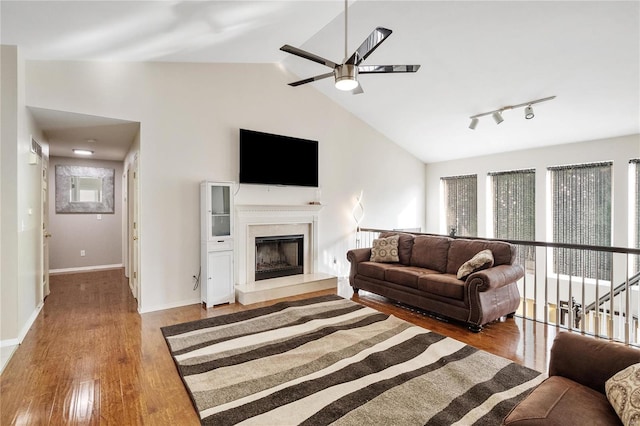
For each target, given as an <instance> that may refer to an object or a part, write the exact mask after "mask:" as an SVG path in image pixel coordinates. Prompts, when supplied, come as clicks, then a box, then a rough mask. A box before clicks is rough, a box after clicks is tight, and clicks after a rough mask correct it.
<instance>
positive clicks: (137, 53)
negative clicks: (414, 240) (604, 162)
mask: <svg viewBox="0 0 640 426" xmlns="http://www.w3.org/2000/svg"><path fill="white" fill-rule="evenodd" d="M0 18H1V29H0V31H1V32H0V36H1V40H2V44H11V45H18V46H19V47H20V49H21V52H22V55H23V57H24V58H25V59H28V60H30V59H33V60H116V61H117V60H123V61H186V62H220V63H229V62H237V63H261V62H262V63H263V62H267V63H281V64H282V65H283V66H284V67H286V68H287V69H288V70H290V71H291V72H292V73H294V74H295V75H297V76H299V77H300V78H306V77H311V76H314V75H318V74H322V73H325V72H328V71H330V69H328V68H326V67H324V66H322V65H320V64H318V63H314V62H311V61H308V60H305V59H302V58H300V57H297V56H293V55H290V54H287V53H284V52H282V51H280V50H279V48H280V46H282V45H283V44H290V45H292V46H295V47H299V48H302V49H304V50H306V51H309V52H312V53H314V54H316V55H319V56H322V57H324V58H327V59H330V60H332V61H334V62H338V63H339V62H341V61H342V60H343V59H344V53H345V51H344V50H345V49H344V47H345V45H344V43H345V38H344V37H345V19H344V18H345V16H344V2H343V1H331V0H327V1H194V2H174V1H172V2H166V1H138V2H133V1H127V2H121V1H68V2H59V1H45V2H37V1H6V0H3V1H2V2H1V3H0ZM378 26H382V27H386V28H389V29H391V30H393V34H392V35H391V36H390V37H389V38H388V39H387V40H386V41H385V42H384V43H383V44H382V45H381V46H380V47H379V48H378V49H377V50H376V51H375V53H373V54H372V55H371V56H370V57H369V58H368V59H367V60H366V61H365V64H372V65H378V64H420V65H421V68H420V70H419V71H418V72H417V73H415V74H392V75H371V74H369V75H360V77H359V81H360V83H361V85H362V87H363V89H364V93H363V94H360V95H352V94H350V93H345V92H340V91H338V90H336V89H335V87H334V85H333V81H332V79H331V78H328V79H324V80H321V81H316V82H313V83H309V84H307V85H304V86H301V87H298V88H292V89H291V90H319V91H320V92H322V93H324V94H325V95H326V96H328V97H330V98H331V99H333V100H334V101H335V102H337V103H338V104H340V105H342V106H343V107H344V108H346V109H347V110H349V111H351V112H352V113H353V114H355V115H357V116H358V117H360V118H361V119H362V120H364V121H366V122H368V123H369V124H370V125H371V126H373V127H374V128H376V129H377V130H378V131H380V132H381V133H383V134H385V135H386V136H387V137H388V138H390V139H391V140H393V141H394V142H395V143H397V144H398V145H400V146H402V147H404V148H405V149H406V150H407V151H409V152H411V153H413V154H414V155H415V156H416V157H418V158H420V159H421V160H423V161H424V162H434V161H444V160H450V159H457V158H464V157H472V156H477V155H483V154H490V153H496V152H505V151H513V150H520V149H526V148H532V147H540V146H547V145H554V144H562V143H570V142H579V141H585V140H593V139H600V138H607V137H614V136H622V135H629V134H638V133H640V2H638V1H584V2H583V1H495V2H493V1H468V2H467V1H367V0H358V1H350V2H349V12H348V38H347V40H348V46H347V51H348V54H349V55H350V54H351V53H352V52H353V51H354V50H355V49H356V48H357V47H358V46H359V45H360V44H361V43H362V42H363V41H364V40H365V38H366V37H367V36H368V35H369V34H370V33H371V31H373V29H374V28H375V27H378ZM554 95H555V96H557V97H556V99H554V100H552V101H549V102H544V103H541V104H538V105H534V112H535V118H534V119H532V120H525V119H524V115H523V109H522V108H519V109H513V110H510V109H506V110H505V111H504V114H503V117H504V122H503V123H501V124H500V125H496V124H495V122H494V121H493V120H492V118H491V117H490V116H486V117H481V118H480V121H479V124H478V126H477V128H476V129H475V130H470V129H469V128H468V125H469V122H470V120H469V117H470V116H472V115H475V114H479V113H483V112H488V111H492V110H496V109H500V108H502V107H508V106H511V105H516V104H521V103H526V102H528V101H531V100H535V99H539V98H545V97H548V96H554ZM35 116H36V119H40V120H41V121H43V122H45V121H46V123H47V126H51V127H56V126H58V124H59V123H58V122H57V121H56V120H55V118H56V117H55V114H53V115H52V114H48V113H47V112H46V111H35ZM57 118H58V119H60V120H62V118H61V117H57ZM52 119H53V121H51V120H52ZM85 119H86V117H85ZM56 123H57V124H56ZM85 123H86V121H85ZM111 124H127V123H111ZM100 125H105V123H100ZM58 127H59V126H58ZM114 128H118V126H115V127H114ZM57 131H59V132H60V131H61V130H60V129H58V130H57Z"/></svg>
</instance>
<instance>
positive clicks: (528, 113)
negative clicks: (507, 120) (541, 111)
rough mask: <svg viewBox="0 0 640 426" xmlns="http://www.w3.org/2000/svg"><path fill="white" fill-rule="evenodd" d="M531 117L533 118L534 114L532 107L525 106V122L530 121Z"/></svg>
mask: <svg viewBox="0 0 640 426" xmlns="http://www.w3.org/2000/svg"><path fill="white" fill-rule="evenodd" d="M533 117H535V114H534V113H533V107H532V106H531V105H527V106H526V107H525V109H524V118H526V119H527V120H531V119H532V118H533Z"/></svg>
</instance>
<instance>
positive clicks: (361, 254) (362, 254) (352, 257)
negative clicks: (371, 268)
mask: <svg viewBox="0 0 640 426" xmlns="http://www.w3.org/2000/svg"><path fill="white" fill-rule="evenodd" d="M369 259H371V248H370V247H367V248H358V249H352V250H349V251H348V252H347V260H348V261H349V262H350V263H351V269H350V270H349V284H351V287H353V279H354V278H355V276H356V273H357V272H358V263H360V262H366V261H367V260H369Z"/></svg>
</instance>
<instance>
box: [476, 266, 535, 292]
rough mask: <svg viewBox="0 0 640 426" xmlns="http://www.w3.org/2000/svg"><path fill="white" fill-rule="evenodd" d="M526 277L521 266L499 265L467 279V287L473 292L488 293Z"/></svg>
mask: <svg viewBox="0 0 640 426" xmlns="http://www.w3.org/2000/svg"><path fill="white" fill-rule="evenodd" d="M522 277H524V269H523V268H522V266H520V265H498V266H494V267H492V268H489V269H484V270H482V271H478V272H474V273H473V274H471V275H469V277H468V278H467V281H466V283H467V286H468V287H469V289H470V290H471V291H474V290H475V291H479V292H480V291H487V290H490V289H495V288H500V287H504V286H505V285H507V284H511V283H512V282H515V281H518V280H519V279H520V278H522Z"/></svg>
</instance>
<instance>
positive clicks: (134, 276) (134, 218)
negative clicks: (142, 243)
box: [127, 156, 140, 307]
mask: <svg viewBox="0 0 640 426" xmlns="http://www.w3.org/2000/svg"><path fill="white" fill-rule="evenodd" d="M127 176H128V177H129V189H128V195H127V199H128V201H129V202H128V204H129V209H128V210H129V238H130V240H129V241H130V246H129V259H130V262H129V285H130V287H131V293H132V294H133V297H135V298H136V300H137V301H138V307H140V286H139V285H138V283H139V279H140V277H139V264H138V255H139V253H138V251H139V248H138V241H139V240H138V237H139V230H138V227H139V226H138V188H139V187H138V157H137V156H136V158H135V159H134V161H133V163H132V164H131V167H130V168H129V171H128V173H127Z"/></svg>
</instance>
